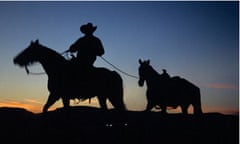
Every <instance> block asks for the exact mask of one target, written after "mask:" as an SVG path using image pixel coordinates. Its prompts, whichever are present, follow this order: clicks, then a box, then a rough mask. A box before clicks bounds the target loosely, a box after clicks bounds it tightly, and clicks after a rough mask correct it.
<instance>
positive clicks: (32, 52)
mask: <svg viewBox="0 0 240 144" xmlns="http://www.w3.org/2000/svg"><path fill="white" fill-rule="evenodd" d="M39 47H40V44H39V42H38V40H36V41H35V42H33V41H32V42H31V43H30V45H29V46H28V47H27V48H26V49H25V50H23V51H22V52H21V53H19V54H18V55H17V56H16V57H15V58H14V59H13V62H14V64H17V65H19V66H20V67H23V66H28V65H30V64H32V63H34V62H37V61H38V59H37V57H36V56H37V55H38V48H39Z"/></svg>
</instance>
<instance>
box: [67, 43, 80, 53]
mask: <svg viewBox="0 0 240 144" xmlns="http://www.w3.org/2000/svg"><path fill="white" fill-rule="evenodd" d="M78 43H79V40H77V41H76V42H75V43H73V44H72V45H71V46H70V47H69V51H70V52H76V51H77V50H78Z"/></svg>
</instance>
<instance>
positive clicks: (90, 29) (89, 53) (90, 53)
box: [69, 23, 104, 68]
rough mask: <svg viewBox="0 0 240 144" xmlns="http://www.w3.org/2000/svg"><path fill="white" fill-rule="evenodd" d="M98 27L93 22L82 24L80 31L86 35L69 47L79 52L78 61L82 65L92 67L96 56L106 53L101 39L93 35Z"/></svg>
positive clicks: (72, 50)
mask: <svg viewBox="0 0 240 144" xmlns="http://www.w3.org/2000/svg"><path fill="white" fill-rule="evenodd" d="M96 29H97V26H93V25H92V23H88V24H86V25H82V26H81V27H80V31H81V32H82V33H83V34H85V35H84V36H83V37H81V38H79V39H78V40H77V41H76V42H75V43H73V44H72V45H71V46H70V48H69V51H70V52H77V58H76V61H77V63H78V64H80V65H81V67H83V66H84V67H87V68H92V67H93V63H94V62H95V60H96V57H97V56H102V55H103V54H104V48H103V45H102V42H101V40H100V39H99V38H97V37H96V36H94V35H93V33H94V31H95V30H96Z"/></svg>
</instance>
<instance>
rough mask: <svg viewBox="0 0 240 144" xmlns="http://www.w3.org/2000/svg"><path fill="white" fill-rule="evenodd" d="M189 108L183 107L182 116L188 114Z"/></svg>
mask: <svg viewBox="0 0 240 144" xmlns="http://www.w3.org/2000/svg"><path fill="white" fill-rule="evenodd" d="M188 107H189V105H181V109H182V114H184V115H186V114H188Z"/></svg>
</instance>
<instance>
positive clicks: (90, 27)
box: [80, 23, 97, 34]
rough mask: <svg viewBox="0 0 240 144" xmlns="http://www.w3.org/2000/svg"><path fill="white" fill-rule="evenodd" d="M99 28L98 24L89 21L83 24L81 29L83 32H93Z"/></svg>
mask: <svg viewBox="0 0 240 144" xmlns="http://www.w3.org/2000/svg"><path fill="white" fill-rule="evenodd" d="M96 29H97V26H93V24H92V23H87V24H85V25H82V26H81V27H80V31H81V32H82V33H85V34H86V33H93V32H94V31H95V30H96Z"/></svg>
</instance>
